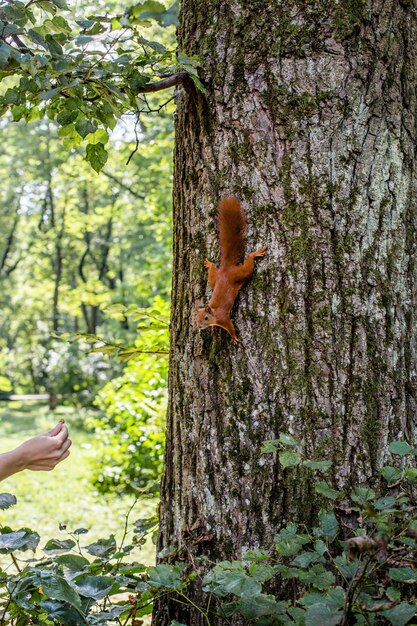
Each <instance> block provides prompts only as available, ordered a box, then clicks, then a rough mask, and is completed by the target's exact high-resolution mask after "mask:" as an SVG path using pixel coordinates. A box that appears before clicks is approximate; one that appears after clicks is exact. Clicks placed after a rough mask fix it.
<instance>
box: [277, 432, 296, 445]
mask: <svg viewBox="0 0 417 626" xmlns="http://www.w3.org/2000/svg"><path fill="white" fill-rule="evenodd" d="M278 440H279V442H280V443H282V445H283V446H290V447H291V448H295V447H296V446H299V445H300V444H299V442H298V441H297V440H296V439H294V437H293V436H292V435H288V434H287V433H281V434H280V436H279V438H278Z"/></svg>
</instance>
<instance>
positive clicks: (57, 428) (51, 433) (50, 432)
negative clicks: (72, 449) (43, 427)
mask: <svg viewBox="0 0 417 626" xmlns="http://www.w3.org/2000/svg"><path fill="white" fill-rule="evenodd" d="M63 426H64V420H59V422H58V424H57V425H56V426H54V427H53V428H52V429H51V430H48V432H47V433H45V435H46V436H47V437H54V436H55V435H57V434H58V433H59V432H61V430H62V427H63Z"/></svg>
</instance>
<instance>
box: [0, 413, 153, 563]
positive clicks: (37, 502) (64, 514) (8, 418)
mask: <svg viewBox="0 0 417 626" xmlns="http://www.w3.org/2000/svg"><path fill="white" fill-rule="evenodd" d="M61 417H64V418H65V419H66V422H67V424H68V427H69V430H70V436H71V439H72V441H73V445H72V448H71V454H70V456H69V458H68V459H66V460H65V461H64V462H62V463H61V464H60V465H58V466H57V467H56V468H55V470H54V471H52V472H30V471H25V472H21V473H20V474H17V475H15V476H12V477H10V478H8V479H6V480H4V481H3V482H2V483H1V485H0V491H1V492H3V493H4V492H7V493H12V494H14V495H15V496H16V497H17V505H16V506H14V507H13V508H10V509H8V510H6V511H0V523H1V524H2V525H5V526H10V527H11V528H12V529H13V530H17V529H18V528H21V527H29V528H31V529H32V530H36V531H37V532H38V533H39V534H40V536H41V545H44V543H45V542H46V541H47V540H48V539H51V538H54V539H65V538H66V532H65V531H63V530H59V526H60V524H61V525H62V524H66V526H67V529H68V530H75V529H77V528H80V527H82V528H86V529H88V530H89V532H88V533H87V534H85V535H82V536H81V537H82V539H83V540H84V545H88V544H89V543H92V542H93V541H95V540H97V539H99V538H107V537H109V535H110V534H114V535H115V536H116V539H119V540H120V538H121V536H122V534H123V528H124V525H125V518H126V514H127V512H128V510H129V508H130V507H131V505H132V503H133V497H131V496H122V495H112V496H106V497H105V496H103V495H101V494H99V493H98V492H97V491H96V490H95V489H94V487H93V486H92V484H91V482H90V481H89V477H90V475H91V461H92V460H93V459H94V458H95V457H96V456H97V455H99V454H100V447H99V444H98V442H97V440H96V438H95V435H94V433H87V432H85V431H83V430H82V429H81V428H80V427H79V425H78V427H77V416H76V414H75V413H74V409H72V408H71V409H70V408H68V407H59V408H58V409H56V410H55V411H54V412H50V411H49V410H48V409H47V408H46V407H45V406H41V405H36V404H34V403H29V402H26V403H24V404H23V403H18V402H10V403H0V452H5V451H7V450H10V449H11V448H13V447H16V446H17V445H18V444H19V443H21V442H22V441H24V440H25V439H27V438H28V437H32V436H33V435H36V434H39V433H41V432H44V431H46V430H49V429H50V428H52V427H53V426H54V425H55V423H56V422H57V420H58V419H60V418H61ZM78 422H79V420H78ZM155 508H156V503H155V501H154V500H153V501H150V500H145V501H141V502H138V503H137V504H136V506H135V508H134V509H133V511H132V513H131V515H130V519H131V521H132V522H133V521H135V520H136V519H138V518H141V517H149V516H151V515H153V514H154V512H155ZM129 536H131V535H129ZM154 553H155V549H154V546H153V544H152V542H151V541H148V542H147V544H146V545H145V546H144V548H143V549H142V554H141V555H139V558H140V561H141V562H143V563H147V564H149V563H152V562H153V560H154ZM22 556H23V555H22ZM135 557H136V555H135Z"/></svg>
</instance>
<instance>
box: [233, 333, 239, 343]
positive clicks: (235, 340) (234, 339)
mask: <svg viewBox="0 0 417 626" xmlns="http://www.w3.org/2000/svg"><path fill="white" fill-rule="evenodd" d="M238 343H239V339H238V338H237V337H236V335H235V336H234V337H232V344H233V345H234V346H237V344H238Z"/></svg>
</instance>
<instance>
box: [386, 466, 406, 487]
mask: <svg viewBox="0 0 417 626" xmlns="http://www.w3.org/2000/svg"><path fill="white" fill-rule="evenodd" d="M381 475H382V476H383V478H385V480H386V481H387V482H389V483H394V482H397V481H398V480H400V479H401V476H402V472H401V470H399V469H398V467H392V466H391V465H385V466H384V467H383V468H382V469H381Z"/></svg>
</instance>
